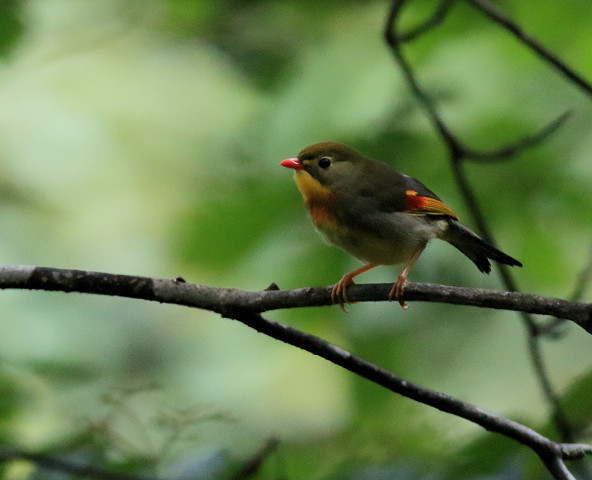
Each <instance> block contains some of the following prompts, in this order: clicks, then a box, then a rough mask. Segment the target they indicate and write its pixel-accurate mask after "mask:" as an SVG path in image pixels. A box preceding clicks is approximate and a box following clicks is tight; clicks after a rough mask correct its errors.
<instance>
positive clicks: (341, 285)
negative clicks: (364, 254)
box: [331, 264, 378, 313]
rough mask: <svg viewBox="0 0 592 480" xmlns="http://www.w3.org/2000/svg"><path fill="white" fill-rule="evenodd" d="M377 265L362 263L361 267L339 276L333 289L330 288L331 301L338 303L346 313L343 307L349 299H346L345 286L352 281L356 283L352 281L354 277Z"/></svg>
mask: <svg viewBox="0 0 592 480" xmlns="http://www.w3.org/2000/svg"><path fill="white" fill-rule="evenodd" d="M377 266H378V265H373V264H368V265H364V266H363V267H362V268H358V269H357V270H354V271H353V272H350V273H346V274H345V275H344V276H343V277H341V280H339V281H338V282H337V283H336V284H335V285H333V290H331V301H332V302H333V303H338V304H339V306H340V307H341V310H343V311H344V312H345V313H348V312H347V310H346V309H345V307H344V305H345V304H346V303H349V300H348V299H347V287H349V286H350V285H351V284H353V283H356V282H354V277H357V276H358V275H360V274H362V273H364V272H367V271H368V270H370V269H372V268H374V267H377Z"/></svg>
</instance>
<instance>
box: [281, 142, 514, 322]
mask: <svg viewBox="0 0 592 480" xmlns="http://www.w3.org/2000/svg"><path fill="white" fill-rule="evenodd" d="M280 165H281V166H283V167H287V168H290V169H292V170H294V180H295V182H296V186H297V187H298V190H299V191H300V193H301V194H302V197H303V200H304V203H305V205H306V207H307V208H308V210H309V212H310V217H311V220H312V223H313V225H314V227H315V229H316V230H317V231H318V232H319V233H321V235H322V236H324V237H325V239H326V241H327V242H328V243H330V244H333V245H336V246H337V247H340V248H341V249H342V250H345V251H346V252H349V253H350V254H352V255H353V256H354V257H356V258H357V259H359V260H361V261H362V262H364V264H365V265H364V266H363V267H361V268H358V269H357V270H354V271H352V272H349V273H346V274H344V275H343V276H342V277H341V279H340V280H339V281H338V282H337V283H336V284H335V285H334V286H333V288H332V290H331V301H332V302H333V303H334V304H339V305H340V306H341V308H342V310H344V311H346V312H347V310H346V309H345V306H344V305H345V304H346V303H350V302H349V299H348V296H347V288H348V287H349V286H350V285H352V284H354V283H355V282H354V278H355V277H357V276H358V275H360V274H362V273H364V272H367V271H368V270H370V269H372V268H375V267H377V266H379V265H397V264H405V267H404V269H403V270H402V272H401V273H400V274H399V275H398V277H397V281H396V282H395V283H394V284H393V287H392V289H391V290H390V292H389V295H388V299H389V300H397V301H398V302H399V304H400V305H401V307H402V308H403V309H406V308H407V304H406V303H405V299H404V290H405V286H406V285H407V284H408V283H409V282H408V280H407V276H408V274H409V271H410V270H411V268H412V267H413V265H414V264H415V263H416V262H417V260H418V258H419V257H420V255H421V254H422V252H423V251H424V249H425V247H426V245H427V244H428V242H429V241H430V240H432V239H435V238H437V239H440V240H444V241H445V242H448V243H450V244H451V245H453V246H454V247H456V248H457V249H458V250H460V252H461V253H463V254H464V255H465V256H466V257H468V258H469V259H470V260H471V261H472V262H473V263H474V264H475V265H476V266H477V268H478V269H479V270H480V271H481V272H483V273H489V272H490V271H491V263H490V260H494V261H496V262H498V263H501V264H504V265H510V266H518V267H521V266H522V263H520V262H519V261H518V260H516V259H515V258H513V257H511V256H509V255H508V254H506V253H504V252H502V251H501V250H498V249H497V248H495V247H494V246H492V245H489V244H488V243H486V242H485V241H484V240H482V239H481V237H479V236H478V235H477V234H476V233H475V232H473V231H472V230H471V229H470V228H469V227H467V226H465V225H463V224H462V223H461V222H460V220H459V218H458V217H457V216H456V214H455V213H454V212H453V211H452V210H451V209H450V208H448V207H447V206H446V204H444V202H442V200H440V198H439V197H438V196H437V195H436V194H435V193H434V192H432V191H431V190H430V189H428V188H427V187H426V186H425V185H424V184H423V183H421V182H420V181H419V180H416V179H415V178H412V177H410V176H409V175H405V174H403V173H400V172H398V171H397V170H395V169H394V168H393V167H391V166H390V165H388V164H386V163H384V162H381V161H378V160H373V159H371V158H369V157H367V156H365V155H363V154H361V153H360V152H358V151H356V150H354V149H353V148H350V147H348V146H346V145H343V144H341V143H338V142H320V143H315V144H312V145H309V146H307V147H305V148H304V149H303V150H301V151H300V153H299V154H298V156H297V157H295V158H287V159H285V160H283V161H282V162H281V163H280Z"/></svg>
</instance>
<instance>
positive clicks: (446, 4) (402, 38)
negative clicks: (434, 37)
mask: <svg viewBox="0 0 592 480" xmlns="http://www.w3.org/2000/svg"><path fill="white" fill-rule="evenodd" d="M454 2H455V0H441V1H440V5H438V8H436V9H435V10H434V13H433V14H432V15H430V16H429V17H428V18H427V19H426V20H425V21H423V22H422V23H421V24H419V25H417V26H415V27H414V28H412V29H410V30H409V31H408V32H405V33H399V35H398V40H399V42H401V43H407V42H411V41H413V40H415V39H416V38H418V37H420V36H421V35H423V34H424V33H426V32H428V31H430V30H433V29H434V28H436V27H437V26H439V25H441V24H442V22H444V20H445V19H446V17H447V16H448V13H449V12H450V9H451V8H452V5H454Z"/></svg>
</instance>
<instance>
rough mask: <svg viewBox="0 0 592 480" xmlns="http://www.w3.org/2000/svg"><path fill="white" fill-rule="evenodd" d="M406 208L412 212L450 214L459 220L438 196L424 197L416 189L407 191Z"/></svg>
mask: <svg viewBox="0 0 592 480" xmlns="http://www.w3.org/2000/svg"><path fill="white" fill-rule="evenodd" d="M405 193H406V194H407V195H406V197H405V208H406V209H407V210H409V211H411V212H417V213H418V214H429V215H448V216H449V217H452V218H455V219H457V220H458V217H457V216H456V215H455V214H454V212H453V211H452V210H450V209H449V208H448V207H447V206H446V205H444V203H442V202H441V201H440V200H438V199H437V198H432V197H422V196H421V195H418V194H417V192H416V191H415V190H407V191H406V192H405Z"/></svg>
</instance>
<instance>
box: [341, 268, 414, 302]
mask: <svg viewBox="0 0 592 480" xmlns="http://www.w3.org/2000/svg"><path fill="white" fill-rule="evenodd" d="M342 280H343V279H342ZM408 283H409V281H408V280H407V275H404V274H403V273H401V275H399V277H398V279H397V281H396V282H395V284H394V285H393V288H391V291H390V293H389V296H388V298H389V300H391V301H392V300H393V299H394V300H397V301H398V302H399V304H400V305H401V308H402V309H403V310H407V309H408V308H409V306H408V305H407V304H406V303H405V299H404V298H403V293H404V291H405V286H406V285H407V284H408Z"/></svg>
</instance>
